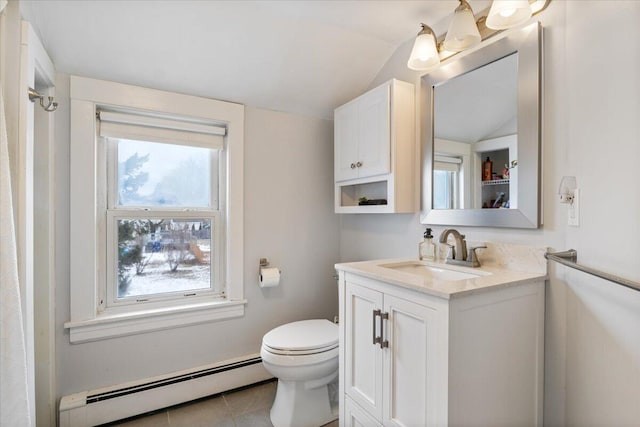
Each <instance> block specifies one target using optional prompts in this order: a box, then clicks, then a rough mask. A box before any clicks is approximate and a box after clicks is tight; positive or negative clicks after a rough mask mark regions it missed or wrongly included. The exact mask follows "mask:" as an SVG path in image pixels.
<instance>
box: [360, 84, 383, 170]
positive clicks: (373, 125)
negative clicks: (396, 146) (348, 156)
mask: <svg viewBox="0 0 640 427" xmlns="http://www.w3.org/2000/svg"><path fill="white" fill-rule="evenodd" d="M390 94H391V86H389V85H385V86H381V87H378V88H376V89H374V90H372V91H371V92H367V93H366V94H364V95H362V96H361V97H360V98H358V127H359V129H358V162H360V163H359V164H360V166H359V167H358V168H357V169H358V177H360V178H364V177H368V176H373V175H381V174H386V173H389V172H390V171H391V170H390V156H391V125H390V111H389V110H390Z"/></svg>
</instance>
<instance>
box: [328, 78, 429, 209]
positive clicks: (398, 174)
mask: <svg viewBox="0 0 640 427" xmlns="http://www.w3.org/2000/svg"><path fill="white" fill-rule="evenodd" d="M414 92H415V87H414V85H412V84H410V83H406V82H401V81H399V80H390V81H389V82H386V83H384V84H383V85H381V86H378V87H377V88H375V89H372V90H371V91H369V92H367V93H365V94H364V95H361V96H360V97H358V98H356V99H354V100H352V101H350V102H348V103H347V104H345V105H343V106H341V107H338V108H337V109H336V110H335V115H334V126H335V128H334V144H335V151H334V158H335V161H334V173H335V185H336V206H335V207H336V212H338V213H357V212H414V211H415V210H416V208H417V195H416V183H417V174H416V172H417V170H418V166H419V165H418V163H417V162H418V157H419V156H418V155H417V149H416V147H417V141H416V138H415V93H414ZM361 198H366V199H367V200H369V201H370V200H384V201H386V203H385V204H382V205H366V206H361V205H359V202H360V199H361Z"/></svg>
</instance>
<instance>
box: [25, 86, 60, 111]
mask: <svg viewBox="0 0 640 427" xmlns="http://www.w3.org/2000/svg"><path fill="white" fill-rule="evenodd" d="M48 98H49V103H48V104H47V105H44V95H41V94H40V93H39V92H38V91H37V90H35V89H34V88H31V87H30V88H29V101H31V102H36V99H39V100H40V106H41V107H42V108H43V109H44V111H46V112H47V113H53V112H54V111H56V109H57V108H58V103H57V102H54V101H53V96H49V97H48Z"/></svg>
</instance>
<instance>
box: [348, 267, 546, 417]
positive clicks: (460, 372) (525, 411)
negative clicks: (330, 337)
mask: <svg viewBox="0 0 640 427" xmlns="http://www.w3.org/2000/svg"><path fill="white" fill-rule="evenodd" d="M338 270H339V287H340V319H341V322H340V340H341V341H340V410H341V414H340V425H341V426H343V427H352V426H353V427H355V426H378V425H379V426H398V427H400V426H404V427H413V426H416V427H417V426H420V427H423V426H425V427H426V426H447V425H451V426H489V425H490V426H536V425H542V387H543V382H542V380H543V375H542V373H543V369H542V368H543V357H544V354H543V343H544V340H543V331H544V280H540V281H537V282H531V283H524V284H519V285H517V286H510V287H509V286H507V287H495V289H491V290H485V291H483V292H477V293H476V292H470V293H466V294H465V295H464V296H459V297H453V296H452V297H451V298H443V297H440V296H434V295H429V294H426V293H423V292H420V291H416V290H413V289H406V288H403V287H401V286H397V285H396V284H390V283H385V282H384V281H382V280H377V279H374V278H371V277H365V276H363V275H359V274H357V273H354V272H352V271H344V270H341V269H340V265H338Z"/></svg>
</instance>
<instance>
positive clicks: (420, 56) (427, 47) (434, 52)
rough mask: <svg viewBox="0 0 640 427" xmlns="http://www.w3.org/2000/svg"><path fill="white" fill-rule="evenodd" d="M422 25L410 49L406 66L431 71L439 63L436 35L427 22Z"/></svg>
mask: <svg viewBox="0 0 640 427" xmlns="http://www.w3.org/2000/svg"><path fill="white" fill-rule="evenodd" d="M420 25H422V30H420V32H419V33H418V36H417V37H416V41H415V42H414V44H413V49H412V50H411V56H409V61H408V62H407V67H409V68H410V69H412V70H416V71H425V72H426V71H431V70H433V69H435V68H436V67H437V66H438V65H440V55H439V54H438V48H437V47H436V35H435V33H434V32H433V30H432V29H431V27H429V26H428V25H427V24H420Z"/></svg>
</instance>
